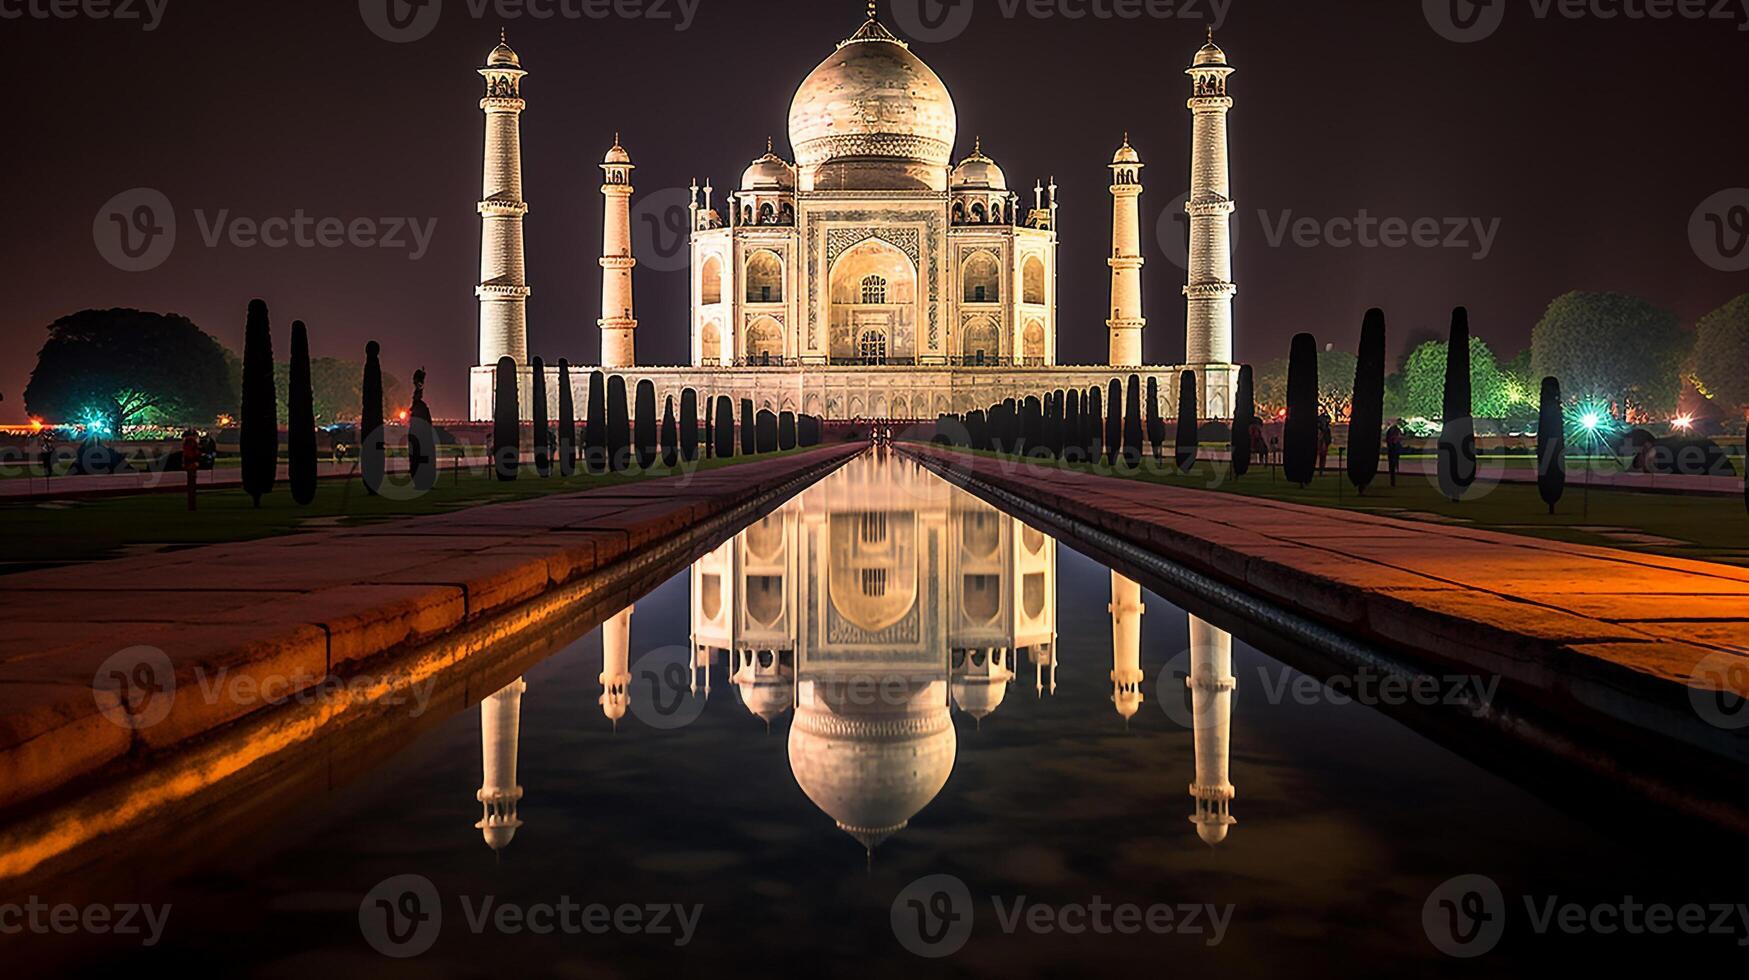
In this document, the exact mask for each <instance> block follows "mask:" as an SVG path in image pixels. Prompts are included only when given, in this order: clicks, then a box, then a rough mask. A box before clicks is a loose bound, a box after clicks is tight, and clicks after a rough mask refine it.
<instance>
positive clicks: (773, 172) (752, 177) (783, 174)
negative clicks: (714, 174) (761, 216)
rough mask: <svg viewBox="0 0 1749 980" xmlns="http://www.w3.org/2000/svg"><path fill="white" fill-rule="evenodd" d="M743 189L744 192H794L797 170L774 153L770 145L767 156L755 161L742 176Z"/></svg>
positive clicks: (766, 150)
mask: <svg viewBox="0 0 1749 980" xmlns="http://www.w3.org/2000/svg"><path fill="white" fill-rule="evenodd" d="M741 189H742V190H744V191H768V190H777V191H793V190H795V189H796V170H795V168H794V167H792V166H790V165H789V163H788V162H787V161H785V160H784V158H783V157H780V156H778V155H777V154H776V153H775V152H773V151H772V148H771V145H770V144H769V143H768V144H766V147H765V155H764V156H762V157H760V158H759V159H757V160H755V161H753V163H752V165H751V166H749V167H748V168H747V169H746V171H744V172H743V173H742V174H741Z"/></svg>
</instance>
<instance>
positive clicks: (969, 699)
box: [949, 647, 1014, 728]
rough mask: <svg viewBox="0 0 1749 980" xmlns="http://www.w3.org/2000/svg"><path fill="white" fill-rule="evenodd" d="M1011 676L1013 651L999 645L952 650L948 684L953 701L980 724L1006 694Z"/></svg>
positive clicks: (997, 706)
mask: <svg viewBox="0 0 1749 980" xmlns="http://www.w3.org/2000/svg"><path fill="white" fill-rule="evenodd" d="M1013 679H1014V654H1013V653H1012V652H1011V651H1008V650H1004V649H1002V648H1000V647H996V648H993V649H974V650H956V651H954V654H953V679H952V683H951V684H950V685H949V688H950V690H951V691H952V694H953V703H954V704H955V705H956V706H958V707H959V709H960V710H961V711H964V712H965V713H966V714H968V715H971V716H972V717H973V718H975V719H977V722H978V727H979V728H982V727H983V725H984V719H985V718H986V717H988V716H989V715H990V714H991V713H993V712H994V711H995V710H996V709H997V708H999V707H1001V706H1002V699H1003V697H1004V696H1006V695H1007V694H1008V682H1009V681H1012V680H1013Z"/></svg>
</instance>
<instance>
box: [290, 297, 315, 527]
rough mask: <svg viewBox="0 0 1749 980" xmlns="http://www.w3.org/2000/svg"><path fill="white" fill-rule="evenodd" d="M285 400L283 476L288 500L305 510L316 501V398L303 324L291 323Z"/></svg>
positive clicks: (298, 322) (307, 332) (306, 335)
mask: <svg viewBox="0 0 1749 980" xmlns="http://www.w3.org/2000/svg"><path fill="white" fill-rule="evenodd" d="M287 373H288V375H289V378H288V379H287V388H286V399H285V408H286V415H285V425H286V434H285V448H286V456H287V459H286V462H287V464H288V466H287V469H286V474H287V476H288V478H289V483H290V484H291V495H292V500H293V501H295V502H296V503H297V505H298V506H299V507H308V506H309V505H310V502H311V501H313V500H315V499H316V395H315V391H314V390H313V389H312V388H311V387H310V335H309V331H308V330H306V329H305V327H304V321H302V320H294V321H293V322H292V335H291V368H290V370H289V371H288V372H287Z"/></svg>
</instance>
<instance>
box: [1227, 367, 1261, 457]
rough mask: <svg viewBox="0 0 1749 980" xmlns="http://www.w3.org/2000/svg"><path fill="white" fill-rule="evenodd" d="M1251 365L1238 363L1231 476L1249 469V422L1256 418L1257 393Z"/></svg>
mask: <svg viewBox="0 0 1749 980" xmlns="http://www.w3.org/2000/svg"><path fill="white" fill-rule="evenodd" d="M1254 384H1255V382H1254V381H1253V380H1252V372H1251V365H1249V364H1241V365H1239V391H1238V393H1237V395H1236V397H1235V398H1234V403H1235V404H1234V406H1233V433H1232V435H1233V450H1232V452H1233V477H1234V478H1235V479H1237V478H1239V477H1241V476H1244V475H1245V474H1246V473H1247V472H1248V471H1249V470H1250V469H1251V423H1252V421H1253V420H1255V419H1256V418H1257V395H1256V393H1255V388H1254V387H1253V385H1254Z"/></svg>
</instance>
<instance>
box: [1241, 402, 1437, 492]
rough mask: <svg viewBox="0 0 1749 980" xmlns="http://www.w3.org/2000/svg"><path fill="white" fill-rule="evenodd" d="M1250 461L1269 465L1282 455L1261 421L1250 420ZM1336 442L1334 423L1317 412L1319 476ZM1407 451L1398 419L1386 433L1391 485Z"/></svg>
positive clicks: (1257, 419) (1404, 437) (1253, 417)
mask: <svg viewBox="0 0 1749 980" xmlns="http://www.w3.org/2000/svg"><path fill="white" fill-rule="evenodd" d="M1250 432H1251V458H1252V459H1254V460H1256V461H1258V462H1260V463H1263V464H1264V465H1266V466H1267V465H1268V464H1269V463H1270V462H1271V461H1273V460H1274V459H1275V458H1276V457H1277V456H1279V454H1280V453H1281V437H1280V436H1277V437H1275V439H1274V440H1271V439H1270V438H1269V437H1268V434H1267V433H1266V432H1265V431H1264V429H1263V420H1262V419H1260V418H1258V417H1256V416H1252V418H1251V427H1250ZM1335 440H1336V426H1335V422H1334V421H1333V420H1332V419H1331V418H1330V415H1329V413H1328V412H1320V413H1318V472H1319V473H1320V474H1322V473H1323V472H1324V469H1325V467H1326V466H1327V465H1328V463H1329V460H1330V446H1331V444H1332V443H1334V442H1335ZM1406 448H1407V436H1406V435H1405V434H1404V432H1403V420H1402V419H1397V420H1396V421H1394V422H1392V423H1391V427H1390V428H1389V429H1386V430H1385V456H1386V458H1387V460H1388V465H1389V467H1390V474H1391V486H1393V487H1394V486H1396V485H1397V470H1398V469H1399V468H1400V467H1401V465H1402V462H1403V452H1404V450H1405V449H1406Z"/></svg>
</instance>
